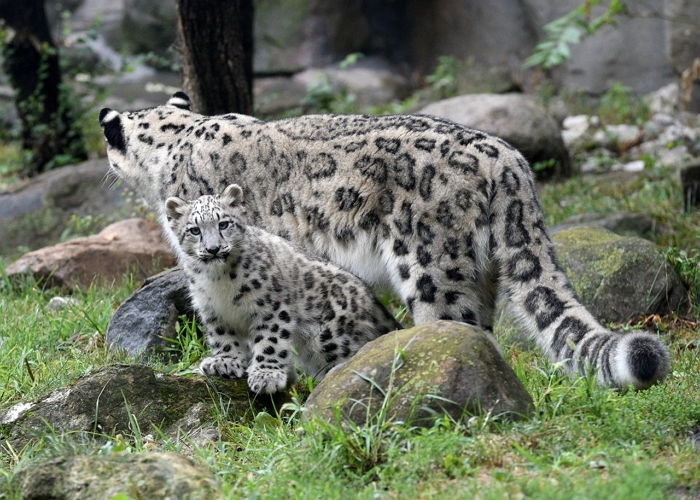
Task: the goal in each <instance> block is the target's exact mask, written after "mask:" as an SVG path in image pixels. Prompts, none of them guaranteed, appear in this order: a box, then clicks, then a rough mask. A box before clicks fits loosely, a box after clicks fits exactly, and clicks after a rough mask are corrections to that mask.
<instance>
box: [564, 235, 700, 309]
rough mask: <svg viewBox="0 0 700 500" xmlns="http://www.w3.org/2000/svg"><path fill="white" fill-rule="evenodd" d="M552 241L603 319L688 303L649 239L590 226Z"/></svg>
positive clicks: (579, 288)
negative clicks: (626, 235) (622, 234)
mask: <svg viewBox="0 0 700 500" xmlns="http://www.w3.org/2000/svg"><path fill="white" fill-rule="evenodd" d="M552 239H553V240H554V244H555V248H556V253H557V256H558V257H559V261H560V263H561V265H562V267H563V268H564V271H565V272H566V274H567V276H568V277H569V279H570V280H571V283H572V285H573V287H574V289H575V290H576V294H577V295H578V297H579V298H580V299H581V302H583V304H584V305H585V306H586V307H587V308H588V309H589V310H590V311H591V313H592V314H593V315H594V316H595V317H596V318H598V320H599V321H602V322H612V321H615V322H624V321H628V320H630V319H632V318H635V317H638V316H641V315H647V314H668V313H671V312H679V311H683V310H684V308H685V307H686V305H687V290H686V288H685V286H684V285H683V283H682V282H681V280H680V278H679V277H678V274H677V273H676V271H675V270H674V269H673V268H672V267H671V265H670V264H669V263H668V262H667V260H666V258H665V257H664V256H663V255H662V254H661V252H660V251H659V249H658V247H657V246H656V245H654V244H653V243H652V242H650V241H647V240H644V239H642V238H635V237H625V236H619V235H617V234H615V233H612V232H610V231H608V230H606V229H603V228H601V227H586V226H582V227H573V228H570V229H564V230H562V231H559V232H558V233H556V234H555V235H554V236H553V237H552Z"/></svg>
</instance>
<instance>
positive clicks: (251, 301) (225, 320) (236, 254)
mask: <svg viewBox="0 0 700 500" xmlns="http://www.w3.org/2000/svg"><path fill="white" fill-rule="evenodd" d="M242 202H243V193H242V190H241V188H240V187H239V186H238V185H237V184H232V185H230V186H228V187H227V188H226V189H225V190H224V191H223V193H222V194H221V195H220V196H209V195H207V196H201V197H200V198H198V199H196V200H194V201H191V202H186V201H184V200H182V199H180V198H176V197H173V198H168V199H167V200H166V202H165V210H166V214H167V218H168V224H169V225H170V227H171V228H172V230H173V232H174V233H175V234H176V235H177V238H178V243H179V246H180V249H181V252H178V254H179V255H180V261H181V262H180V263H181V265H182V266H183V268H184V270H185V272H186V274H187V276H188V280H189V288H190V293H191V296H192V301H193V304H194V307H195V309H196V310H197V312H198V313H199V315H200V318H201V319H202V321H203V322H204V325H205V328H206V340H207V344H208V345H209V347H210V348H211V351H212V352H211V356H209V357H206V358H204V359H203V360H202V362H201V364H200V368H201V370H202V371H203V373H204V374H205V375H218V376H223V377H236V378H238V377H243V376H246V375H247V378H248V386H249V387H250V389H251V390H252V391H253V392H257V393H259V392H265V393H273V392H277V391H280V390H283V389H285V388H286V387H288V386H289V385H290V384H291V383H293V381H294V378H295V371H294V362H295V361H296V362H297V363H298V364H299V365H300V367H301V368H302V369H303V370H304V371H305V372H306V373H308V374H309V375H312V376H315V377H322V376H323V375H325V374H326V372H327V371H328V370H329V369H330V368H331V367H333V366H334V365H336V364H338V363H340V362H342V361H344V360H346V359H348V358H349V357H350V356H352V355H353V354H355V352H357V350H358V349H359V348H360V347H361V346H362V345H364V344H365V343H366V342H368V341H370V340H372V339H374V338H376V337H378V336H379V335H382V334H384V333H387V332H389V331H391V330H395V329H398V328H401V326H400V325H399V324H398V323H397V322H396V320H395V319H394V318H393V317H392V316H391V314H389V312H387V310H386V309H384V307H383V306H382V305H381V304H380V303H379V302H378V301H377V299H376V298H375V297H374V295H373V294H372V291H371V290H370V289H369V288H368V287H367V285H365V284H364V283H363V282H362V281H361V280H360V279H359V278H357V277H356V276H354V275H352V274H350V273H348V272H346V271H344V270H342V269H340V268H339V267H337V266H335V265H333V264H330V263H327V262H323V261H321V260H318V259H316V258H314V257H311V256H309V255H308V254H305V253H303V252H302V251H300V250H299V249H297V248H295V247H293V246H292V245H291V244H290V243H289V242H288V241H286V240H284V239H282V238H280V237H279V236H275V235H273V234H270V233H268V232H266V231H264V230H262V229H260V228H257V227H254V226H250V225H248V224H247V221H246V215H245V207H244V206H243V204H242Z"/></svg>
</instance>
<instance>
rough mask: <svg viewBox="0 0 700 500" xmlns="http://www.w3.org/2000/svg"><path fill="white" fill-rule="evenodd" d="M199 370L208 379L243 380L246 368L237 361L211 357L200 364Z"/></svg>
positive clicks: (229, 358) (228, 358)
mask: <svg viewBox="0 0 700 500" xmlns="http://www.w3.org/2000/svg"><path fill="white" fill-rule="evenodd" d="M199 369H200V370H202V373H203V374H204V375H206V376H207V377H224V378H242V377H245V374H246V373H245V369H246V367H245V366H243V364H241V362H240V361H239V360H237V359H233V358H231V357H222V356H209V357H207V358H204V359H203V360H202V361H201V362H200V363H199Z"/></svg>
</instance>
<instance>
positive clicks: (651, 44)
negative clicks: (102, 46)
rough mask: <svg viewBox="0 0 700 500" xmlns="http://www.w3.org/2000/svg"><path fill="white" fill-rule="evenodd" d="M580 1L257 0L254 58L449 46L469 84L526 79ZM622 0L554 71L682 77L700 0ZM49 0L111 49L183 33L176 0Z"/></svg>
mask: <svg viewBox="0 0 700 500" xmlns="http://www.w3.org/2000/svg"><path fill="white" fill-rule="evenodd" d="M581 3H582V0H559V1H557V2H552V1H551V0H491V1H489V2H483V1H479V0H433V1H431V2H424V1H421V0H392V1H390V0H347V1H344V2H327V1H324V0H256V1H255V6H256V19H255V47H256V53H255V62H254V65H255V69H256V71H257V72H258V73H268V74H269V73H280V72H282V73H290V72H296V71H299V70H303V69H308V68H311V67H323V66H327V65H329V64H331V63H334V62H337V61H339V60H342V59H343V58H344V57H345V56H346V55H347V54H349V53H352V52H362V53H364V54H365V55H373V56H379V57H382V58H384V59H386V60H388V61H389V62H391V63H392V64H393V65H394V66H395V67H396V68H397V69H398V70H399V71H401V72H403V73H404V74H405V75H407V76H412V77H415V80H416V81H420V77H421V76H422V75H426V74H429V73H430V72H431V71H432V70H433V68H434V67H435V64H436V62H437V58H438V57H439V56H441V55H451V56H454V57H456V58H458V59H462V60H465V61H468V63H469V64H467V65H466V70H465V71H466V72H467V73H468V76H469V77H470V78H471V80H470V78H467V79H466V81H467V85H473V86H476V87H478V88H477V90H479V91H488V90H496V91H502V90H507V89H509V88H510V89H512V88H514V87H522V88H525V89H527V88H528V86H529V85H530V84H531V82H532V78H531V72H530V71H527V70H525V69H523V67H522V62H523V60H524V59H525V58H526V57H527V56H528V55H529V54H530V53H531V51H532V48H533V47H534V46H535V44H536V42H537V40H538V39H540V38H541V37H542V36H543V26H544V25H545V24H546V23H548V22H550V21H552V20H554V19H556V18H558V17H560V16H562V15H563V14H565V13H567V12H570V11H571V10H573V9H574V8H575V7H577V6H579V5H580V4H581ZM626 3H627V4H628V7H629V14H630V15H629V16H621V17H619V18H618V21H619V22H618V23H617V25H615V26H606V27H604V28H603V29H601V30H600V31H599V32H598V33H596V34H595V35H593V36H592V37H589V38H587V39H586V40H584V41H583V42H581V43H580V44H578V45H576V46H574V47H573V48H572V56H571V59H570V61H568V62H567V63H566V64H565V65H563V67H561V68H559V69H558V70H557V71H555V72H554V76H555V80H556V81H557V82H559V83H560V84H561V85H562V86H563V87H566V88H569V89H579V90H583V91H587V92H593V93H599V92H602V91H604V90H605V89H606V88H607V87H608V85H609V83H610V82H612V81H620V82H622V83H624V84H625V85H628V86H630V87H632V88H633V89H635V90H637V91H638V92H649V91H651V90H654V89H657V88H659V87H661V86H663V85H664V84H666V83H668V82H670V81H671V80H673V79H674V78H676V77H677V75H678V74H679V73H680V71H682V70H683V69H684V68H687V67H688V66H689V65H690V63H691V62H692V58H693V57H695V56H697V54H698V53H700V27H699V26H698V23H697V22H696V20H697V19H699V18H700V2H698V1H697V0H649V1H645V2H634V1H628V2H626ZM48 5H49V10H50V11H51V12H54V13H56V12H58V11H61V10H62V9H68V10H70V11H73V12H74V19H73V28H74V29H76V30H80V29H84V28H86V27H87V25H89V23H90V22H92V20H93V19H94V18H95V16H96V15H98V14H100V15H102V18H103V22H102V26H101V28H100V30H101V32H102V33H103V34H104V38H105V40H106V41H107V43H108V44H109V45H111V46H113V47H115V48H132V49H134V50H140V51H153V52H156V53H163V52H164V50H165V47H164V45H168V44H169V43H172V41H174V38H175V29H174V22H173V19H174V8H175V7H174V2H158V1H156V0H116V1H115V0H110V1H107V0H82V2H81V1H80V0H71V1H67V0H63V1H61V0H49V2H48ZM52 17H53V18H54V19H60V16H57V15H56V16H52ZM472 80H473V81H472ZM484 84H488V85H490V86H491V87H492V88H485V87H484ZM462 90H465V91H469V89H468V88H467V89H462Z"/></svg>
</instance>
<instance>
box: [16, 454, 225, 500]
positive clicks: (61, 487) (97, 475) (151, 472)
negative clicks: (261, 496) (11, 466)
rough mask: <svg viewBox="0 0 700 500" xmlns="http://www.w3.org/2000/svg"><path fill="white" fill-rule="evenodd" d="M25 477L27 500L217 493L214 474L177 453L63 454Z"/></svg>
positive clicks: (206, 496) (33, 468)
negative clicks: (67, 455) (65, 455)
mask: <svg viewBox="0 0 700 500" xmlns="http://www.w3.org/2000/svg"><path fill="white" fill-rule="evenodd" d="M21 475H22V497H23V498H25V499H27V500H30V499H36V500H38V499H48V498H50V499H56V500H58V499H65V500H83V499H85V500H93V499H96V498H105V499H106V498H113V497H115V496H116V495H123V498H148V499H153V500H157V499H173V500H175V499H180V498H187V499H189V500H196V499H209V498H215V497H217V496H218V488H217V486H216V483H215V482H214V478H213V476H212V475H211V473H210V472H209V471H207V470H204V469H202V468H200V467H198V466H197V465H195V464H194V462H192V461H191V460H189V459H188V458H185V457H183V456H181V455H178V454H176V453H143V454H133V453H118V454H113V455H91V456H86V455H77V456H70V457H60V458H55V459H53V460H49V461H46V462H41V463H37V464H33V465H31V466H30V467H28V468H27V469H26V470H25V471H23V472H22V473H21ZM117 498H120V497H117Z"/></svg>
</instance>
